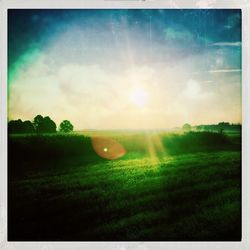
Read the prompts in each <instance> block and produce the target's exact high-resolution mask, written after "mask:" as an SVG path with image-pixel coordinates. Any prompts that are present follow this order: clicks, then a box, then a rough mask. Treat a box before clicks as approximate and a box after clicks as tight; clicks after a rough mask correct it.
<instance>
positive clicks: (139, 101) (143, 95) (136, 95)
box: [130, 88, 148, 107]
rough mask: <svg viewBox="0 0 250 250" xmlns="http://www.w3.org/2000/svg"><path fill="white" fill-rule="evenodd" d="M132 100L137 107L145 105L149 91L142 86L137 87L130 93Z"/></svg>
mask: <svg viewBox="0 0 250 250" xmlns="http://www.w3.org/2000/svg"><path fill="white" fill-rule="evenodd" d="M130 101H131V102H132V103H133V104H134V105H136V106H137V107H143V106H145V105H146V104H147V102H148V92H147V91H145V90H144V89H142V88H138V89H135V90H134V91H132V93H131V95H130Z"/></svg>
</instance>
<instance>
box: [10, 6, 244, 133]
mask: <svg viewBox="0 0 250 250" xmlns="http://www.w3.org/2000/svg"><path fill="white" fill-rule="evenodd" d="M241 98H242V97H241V12H240V10H233V9H227V10H223V9H221V10H219V9H218V10H215V9H209V10H206V9H203V10H201V9H200V10H188V9H186V10H184V9H166V10H163V9H155V10H146V9H145V10H143V9H137V10H132V9H130V10H126V9H122V10H119V9H117V10H112V9H110V10H100V9H99V10H91V9H90V10H79V9H76V10H63V9H61V10H46V9H43V10H39V9H38V10H32V9H30V10H25V9H19V10H14V9H12V10H8V119H9V120H12V119H19V118H20V119H22V120H33V118H34V117H35V116H36V115H37V114H41V115H43V116H50V118H51V119H53V120H54V121H55V122H56V124H57V125H59V124H60V122H61V121H62V120H65V119H67V120H70V121H71V122H72V124H73V125H74V128H75V130H81V129H160V128H173V127H181V126H182V125H183V124H184V123H189V124H191V125H198V124H216V123H218V122H221V121H226V122H230V123H241Z"/></svg>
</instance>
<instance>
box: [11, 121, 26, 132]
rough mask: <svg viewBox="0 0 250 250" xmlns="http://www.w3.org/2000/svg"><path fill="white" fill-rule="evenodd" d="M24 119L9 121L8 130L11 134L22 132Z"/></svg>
mask: <svg viewBox="0 0 250 250" xmlns="http://www.w3.org/2000/svg"><path fill="white" fill-rule="evenodd" d="M22 123H23V122H22V120H21V119H18V120H12V121H9V123H8V131H9V133H10V134H16V133H22Z"/></svg>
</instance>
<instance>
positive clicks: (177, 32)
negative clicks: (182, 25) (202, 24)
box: [164, 27, 194, 42]
mask: <svg viewBox="0 0 250 250" xmlns="http://www.w3.org/2000/svg"><path fill="white" fill-rule="evenodd" d="M164 35H165V39H166V40H167V41H183V42H187V41H188V42H190V41H193V40H194V36H193V34H192V33H191V32H190V31H188V30H185V29H175V28H171V27H169V28H167V29H165V30H164Z"/></svg>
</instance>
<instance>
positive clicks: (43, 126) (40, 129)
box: [33, 115, 56, 133]
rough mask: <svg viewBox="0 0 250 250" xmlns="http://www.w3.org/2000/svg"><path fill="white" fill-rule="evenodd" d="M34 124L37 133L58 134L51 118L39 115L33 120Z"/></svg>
mask: <svg viewBox="0 0 250 250" xmlns="http://www.w3.org/2000/svg"><path fill="white" fill-rule="evenodd" d="M33 124H34V127H35V130H36V132H37V133H55V132H56V124H55V122H54V121H52V120H51V119H50V117H49V116H46V117H42V116H41V115H37V116H36V117H35V118H34V120H33Z"/></svg>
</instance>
